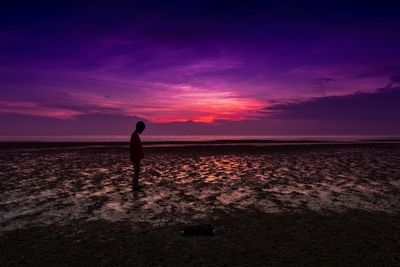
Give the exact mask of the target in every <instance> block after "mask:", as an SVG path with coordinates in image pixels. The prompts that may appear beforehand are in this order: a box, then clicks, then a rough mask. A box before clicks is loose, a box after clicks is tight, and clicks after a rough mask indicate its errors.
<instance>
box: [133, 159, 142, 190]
mask: <svg viewBox="0 0 400 267" xmlns="http://www.w3.org/2000/svg"><path fill="white" fill-rule="evenodd" d="M139 174H140V159H139V160H134V161H133V181H132V187H133V189H139Z"/></svg>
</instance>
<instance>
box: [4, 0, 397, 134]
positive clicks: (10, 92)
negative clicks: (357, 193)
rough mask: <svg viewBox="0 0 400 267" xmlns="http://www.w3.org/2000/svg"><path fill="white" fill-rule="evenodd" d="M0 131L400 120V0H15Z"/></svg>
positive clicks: (334, 129)
mask: <svg viewBox="0 0 400 267" xmlns="http://www.w3.org/2000/svg"><path fill="white" fill-rule="evenodd" d="M10 2H11V3H10V4H8V5H4V4H2V6H1V8H0V120H1V122H2V123H1V126H0V134H6V135H37V134H52V135H53V134H60V135H65V134H125V133H127V132H129V131H130V130H131V129H132V127H133V126H134V124H135V121H136V120H137V119H139V118H141V119H143V120H145V121H146V122H147V123H148V126H149V127H148V128H147V131H146V132H147V133H150V134H258V135H261V134H265V135H274V134H284V135H285V134H286V135H288V134H400V126H399V125H400V105H398V103H400V31H399V30H398V29H400V19H399V16H398V14H400V5H399V4H397V5H396V4H393V3H389V2H386V3H385V2H384V1H380V2H376V3H374V4H371V3H368V2H370V1H346V2H341V1H331V2H327V1H318V2H319V3H318V2H317V1H315V2H313V1H307V2H303V3H302V1H293V2H288V1H286V2H285V1H125V2H121V1H109V2H108V3H106V2H102V1H92V3H90V2H86V1H79V2H76V3H77V4H73V2H72V1H67V2H65V3H62V2H59V1H51V2H48V3H46V2H45V1H40V3H38V2H33V1H32V2H28V1H25V2H23V1H21V2H20V1H10Z"/></svg>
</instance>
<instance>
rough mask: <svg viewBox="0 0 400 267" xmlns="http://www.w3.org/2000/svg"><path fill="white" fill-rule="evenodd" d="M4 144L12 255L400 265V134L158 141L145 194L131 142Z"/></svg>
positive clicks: (14, 258) (89, 260)
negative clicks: (189, 230)
mask: <svg viewBox="0 0 400 267" xmlns="http://www.w3.org/2000/svg"><path fill="white" fill-rule="evenodd" d="M1 152H2V153H1V155H0V177H1V178H0V180H1V185H0V194H1V199H0V215H1V216H0V245H1V250H2V251H4V253H2V256H0V257H1V258H0V259H1V262H2V263H3V264H2V265H23V264H26V265H43V264H47V265H82V264H100V265H104V266H113V265H117V266H125V265H132V264H133V265H135V266H149V265H163V264H164V265H166V266H171V265H172V266H174V265H180V264H182V263H185V264H188V265H189V266H190V265H195V266H198V265H203V266H210V265H217V266H220V265H237V266H243V265H249V266H250V265H251V266H254V265H265V264H269V265H271V264H272V265H273V264H279V265H285V264H287V265H297V264H300V265H302V264H303V265H304V264H318V263H322V264H324V263H325V265H337V264H346V263H348V264H349V265H350V264H361V265H396V264H399V256H398V255H397V254H399V253H397V252H398V251H400V242H398V240H400V238H399V237H400V226H399V225H400V215H399V214H400V145H399V144H398V143H379V142H377V143H349V144H319V143H314V144H308V143H303V144H298V143H296V144H276V145H259V144H235V145H234V144H224V145H218V144H202V145H201V146H198V145H196V146H191V145H186V144H185V146H167V147H157V146H151V147H147V148H146V159H145V160H144V161H143V172H142V177H141V182H142V184H143V187H144V190H143V191H142V192H139V193H137V194H133V193H132V192H131V191H130V177H131V173H132V166H131V165H130V163H129V161H128V156H127V147H126V146H125V145H124V144H107V145H104V144H103V145H101V144H100V145H99V144H85V145H82V144H79V146H77V145H76V146H71V145H70V144H69V145H65V146H63V145H59V146H50V147H49V146H40V145H38V146H23V145H21V144H19V145H18V146H16V147H13V146H11V145H7V147H3V148H2V149H1ZM205 222H206V223H212V224H213V225H215V226H216V229H217V231H216V235H215V236H214V237H190V238H185V237H182V236H181V235H180V229H182V227H183V226H184V225H187V224H193V223H205ZM396 251H397V252H396Z"/></svg>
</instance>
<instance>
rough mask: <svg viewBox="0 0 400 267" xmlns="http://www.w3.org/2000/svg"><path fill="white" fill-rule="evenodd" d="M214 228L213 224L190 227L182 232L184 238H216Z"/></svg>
mask: <svg viewBox="0 0 400 267" xmlns="http://www.w3.org/2000/svg"><path fill="white" fill-rule="evenodd" d="M214 230H215V229H214V226H212V225H211V224H198V225H188V226H185V227H184V228H183V230H182V235H183V236H192V235H205V236H214Z"/></svg>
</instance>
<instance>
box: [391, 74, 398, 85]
mask: <svg viewBox="0 0 400 267" xmlns="http://www.w3.org/2000/svg"><path fill="white" fill-rule="evenodd" d="M390 81H391V82H392V83H400V74H398V75H393V76H392V77H391V78H390Z"/></svg>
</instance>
